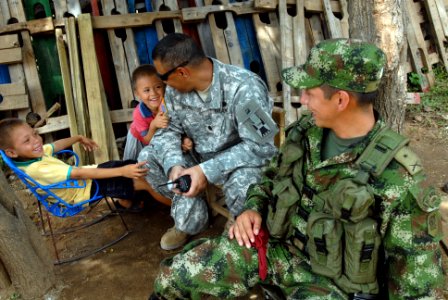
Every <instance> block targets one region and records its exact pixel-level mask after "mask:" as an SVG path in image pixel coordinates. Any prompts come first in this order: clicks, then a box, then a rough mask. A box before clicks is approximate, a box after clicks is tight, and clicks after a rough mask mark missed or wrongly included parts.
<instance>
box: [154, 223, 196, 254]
mask: <svg viewBox="0 0 448 300" xmlns="http://www.w3.org/2000/svg"><path fill="white" fill-rule="evenodd" d="M189 237H190V235H189V234H188V233H185V232H183V231H180V230H177V229H176V227H175V226H173V227H171V228H170V229H168V230H167V232H165V234H164V235H163V236H162V238H161V239H160V247H161V248H162V249H163V250H173V249H176V248H179V247H182V246H183V245H185V243H186V242H187V241H188V238H189Z"/></svg>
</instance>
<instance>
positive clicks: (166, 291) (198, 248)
mask: <svg viewBox="0 0 448 300" xmlns="http://www.w3.org/2000/svg"><path fill="white" fill-rule="evenodd" d="M288 249H289V247H288V245H286V244H283V243H279V242H276V241H274V240H270V241H269V243H268V250H267V255H266V257H267V263H268V274H267V277H266V279H265V280H264V281H263V282H262V281H261V279H260V278H259V274H258V253H257V250H256V249H255V248H250V249H247V248H246V247H241V246H239V245H238V243H237V242H236V241H235V240H229V239H228V237H227V236H219V237H217V238H213V239H205V238H204V239H199V240H196V241H193V242H191V243H190V244H188V245H187V246H185V248H184V249H183V251H182V252H181V253H179V254H177V255H176V256H174V257H172V258H169V259H166V260H164V261H162V263H161V270H160V273H159V275H158V276H157V278H156V280H155V283H154V292H155V293H156V294H157V295H158V296H159V297H163V298H165V299H201V298H205V297H204V296H206V295H212V296H215V297H218V298H235V297H239V296H243V295H245V294H246V293H247V292H248V290H249V289H250V288H252V287H254V286H256V285H257V284H270V285H276V286H278V287H280V288H281V290H282V291H283V293H284V295H285V296H286V297H287V299H309V300H311V299H316V300H318V299H319V300H322V299H332V300H333V299H334V300H336V299H348V296H347V295H346V294H345V293H344V292H342V291H341V290H340V289H339V288H338V287H337V286H336V285H335V284H334V283H333V281H332V280H330V279H329V278H326V277H323V276H320V275H316V274H314V273H313V272H312V271H311V267H310V265H309V262H308V260H307V258H306V257H305V256H304V255H303V254H302V253H301V252H300V251H298V250H297V249H295V250H296V251H294V252H295V253H294V254H293V253H292V252H290V251H289V250H288Z"/></svg>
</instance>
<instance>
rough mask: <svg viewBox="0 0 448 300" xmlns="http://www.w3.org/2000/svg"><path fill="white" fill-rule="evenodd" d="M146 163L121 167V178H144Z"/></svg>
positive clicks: (146, 171)
mask: <svg viewBox="0 0 448 300" xmlns="http://www.w3.org/2000/svg"><path fill="white" fill-rule="evenodd" d="M145 164H146V162H144V161H141V162H138V163H136V164H130V165H126V166H123V167H121V168H122V171H123V174H122V176H123V177H127V178H141V177H144V176H145V175H146V174H147V173H148V171H149V169H148V168H146V167H145Z"/></svg>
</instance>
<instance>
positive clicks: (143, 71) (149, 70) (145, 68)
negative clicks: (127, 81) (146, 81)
mask: <svg viewBox="0 0 448 300" xmlns="http://www.w3.org/2000/svg"><path fill="white" fill-rule="evenodd" d="M143 76H157V77H158V76H159V74H158V73H157V70H156V68H155V67H154V66H153V65H148V64H145V65H140V66H138V67H137V68H135V70H134V72H132V88H133V89H135V87H136V82H137V80H138V79H139V78H140V77H143Z"/></svg>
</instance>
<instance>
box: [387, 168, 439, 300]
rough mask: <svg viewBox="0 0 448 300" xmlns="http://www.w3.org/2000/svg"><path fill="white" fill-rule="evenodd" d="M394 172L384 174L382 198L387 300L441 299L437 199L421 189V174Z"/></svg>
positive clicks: (430, 191) (432, 194)
mask: <svg viewBox="0 0 448 300" xmlns="http://www.w3.org/2000/svg"><path fill="white" fill-rule="evenodd" d="M396 172H398V171H396ZM396 172H395V174H393V172H392V173H389V174H386V176H388V178H390V179H389V181H386V182H385V186H384V188H385V189H384V194H383V195H384V196H385V197H386V198H387V200H386V201H383V212H384V214H383V224H382V234H383V236H384V239H383V241H384V249H385V254H386V264H385V265H386V267H387V268H388V272H387V274H388V278H387V284H388V291H389V299H443V294H442V287H443V275H442V267H441V252H440V248H439V241H440V239H441V223H440V215H439V211H438V207H439V204H440V197H439V196H437V195H436V194H435V191H434V189H432V188H424V187H423V180H424V179H425V176H424V174H423V172H419V173H418V174H416V175H414V176H411V175H409V174H405V175H403V174H397V173H396ZM397 178H402V179H403V181H402V182H398V181H397ZM394 198H395V199H394Z"/></svg>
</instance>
